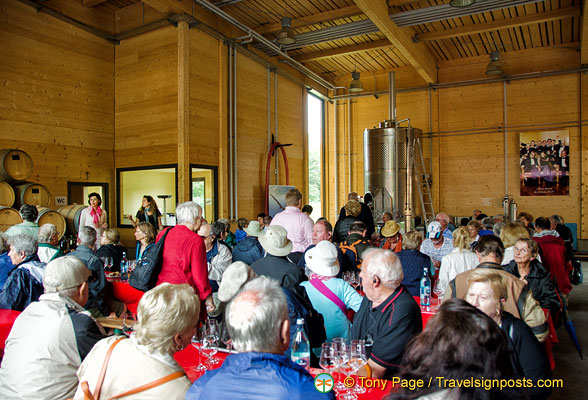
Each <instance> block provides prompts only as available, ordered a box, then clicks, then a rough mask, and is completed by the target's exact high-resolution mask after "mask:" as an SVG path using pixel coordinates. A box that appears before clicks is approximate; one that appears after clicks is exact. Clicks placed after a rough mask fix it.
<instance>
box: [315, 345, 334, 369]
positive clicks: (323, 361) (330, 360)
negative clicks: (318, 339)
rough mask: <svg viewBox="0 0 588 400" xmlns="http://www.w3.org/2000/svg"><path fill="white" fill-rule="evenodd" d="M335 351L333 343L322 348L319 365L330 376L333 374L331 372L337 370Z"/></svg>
mask: <svg viewBox="0 0 588 400" xmlns="http://www.w3.org/2000/svg"><path fill="white" fill-rule="evenodd" d="M333 349H334V347H333V344H332V343H331V342H325V343H323V344H322V346H321V358H320V360H319V365H320V366H321V368H322V369H324V370H325V371H327V372H328V373H329V374H330V373H331V371H333V370H334V369H335V368H337V364H336V363H335V354H334V351H333Z"/></svg>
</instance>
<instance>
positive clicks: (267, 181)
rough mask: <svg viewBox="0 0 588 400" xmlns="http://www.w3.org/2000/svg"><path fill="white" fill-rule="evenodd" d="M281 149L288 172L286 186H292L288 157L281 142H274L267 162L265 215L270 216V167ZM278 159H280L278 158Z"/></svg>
mask: <svg viewBox="0 0 588 400" xmlns="http://www.w3.org/2000/svg"><path fill="white" fill-rule="evenodd" d="M277 148H279V149H280V150H281V152H282V157H283V158H284V168H285V170H286V186H288V185H290V171H289V170H288V157H286V151H285V150H284V147H283V146H282V144H281V143H280V142H274V144H272V145H271V147H270V149H269V151H268V152H267V162H266V163H265V213H266V214H269V184H270V167H271V165H272V154H273V153H274V151H275V150H276V149H277ZM276 158H278V157H277V156H276Z"/></svg>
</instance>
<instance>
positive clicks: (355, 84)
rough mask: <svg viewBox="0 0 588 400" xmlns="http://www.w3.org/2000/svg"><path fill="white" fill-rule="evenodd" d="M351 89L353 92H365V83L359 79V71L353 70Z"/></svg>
mask: <svg viewBox="0 0 588 400" xmlns="http://www.w3.org/2000/svg"><path fill="white" fill-rule="evenodd" d="M349 91H350V92H351V93H359V92H363V85H362V84H361V81H360V80H359V72H357V71H353V72H352V73H351V83H349Z"/></svg>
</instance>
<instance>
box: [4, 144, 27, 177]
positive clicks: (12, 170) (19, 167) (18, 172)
mask: <svg viewBox="0 0 588 400" xmlns="http://www.w3.org/2000/svg"><path fill="white" fill-rule="evenodd" d="M32 173H33V160H32V159H31V157H30V156H29V155H28V154H27V153H25V152H24V151H22V150H15V149H4V150H0V179H2V180H4V181H8V182H22V181H26V180H27V179H28V178H29V177H30V176H31V174H32Z"/></svg>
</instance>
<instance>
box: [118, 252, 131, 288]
mask: <svg viewBox="0 0 588 400" xmlns="http://www.w3.org/2000/svg"><path fill="white" fill-rule="evenodd" d="M128 273H129V260H127V253H126V252H124V251H123V255H122V258H121V260H120V279H121V280H123V281H126V280H127V278H128V277H129V275H128Z"/></svg>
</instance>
